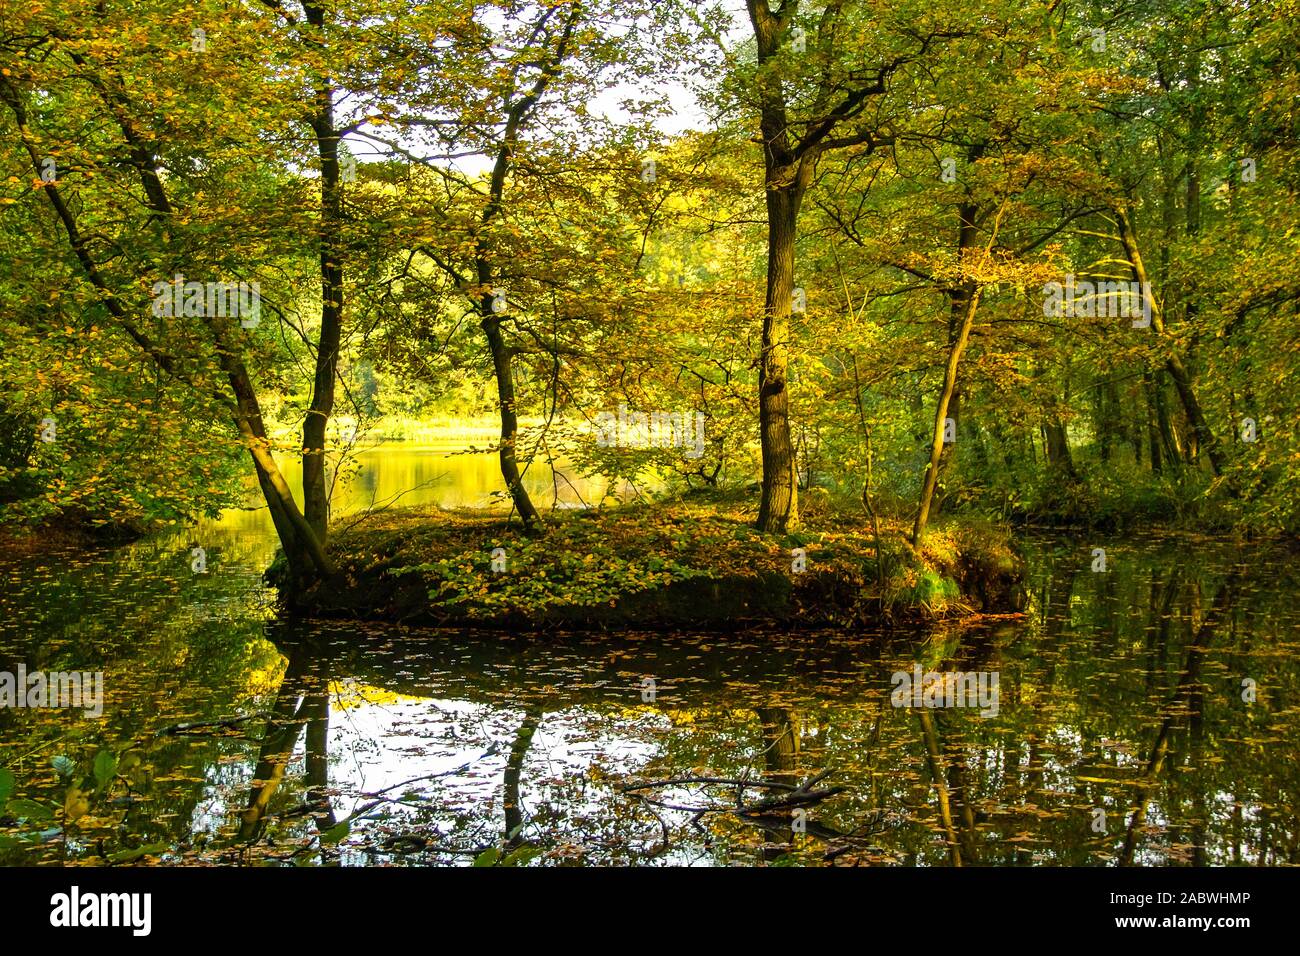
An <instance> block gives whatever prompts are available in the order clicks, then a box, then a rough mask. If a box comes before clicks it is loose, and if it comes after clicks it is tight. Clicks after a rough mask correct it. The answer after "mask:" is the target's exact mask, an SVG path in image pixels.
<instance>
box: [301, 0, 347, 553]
mask: <svg viewBox="0 0 1300 956" xmlns="http://www.w3.org/2000/svg"><path fill="white" fill-rule="evenodd" d="M303 10H304V11H305V13H306V16H307V22H308V23H310V24H311V25H312V26H313V27H314V28H315V29H316V30H318V31H323V30H324V23H325V14H324V11H323V9H322V8H320V7H317V6H314V5H310V4H304V5H303ZM316 42H319V43H320V44H321V45H323V44H324V37H323V35H322V36H321V37H320V38H319V40H317V41H316ZM311 128H312V132H313V133H314V134H315V137H316V153H317V156H318V158H319V160H320V239H319V241H320V277H321V312H320V336H319V338H318V340H317V343H316V372H315V376H314V378H313V381H312V392H311V404H310V405H309V406H308V408H307V417H306V418H305V419H303V423H302V498H303V515H304V516H305V517H306V519H307V523H308V524H309V525H311V529H312V532H313V533H314V534H315V535H316V538H317V539H318V540H319V541H320V543H321V544H322V545H324V544H325V540H326V536H327V535H328V533H329V507H330V502H329V487H328V484H327V482H326V475H325V471H326V468H325V465H326V458H325V431H326V428H327V426H328V425H329V420H330V416H331V415H333V413H334V386H335V379H336V377H337V374H338V362H339V343H340V340H341V337H342V325H343V238H342V236H341V234H340V232H341V230H342V228H343V194H342V192H341V187H340V183H339V132H338V130H337V129H336V128H335V126H334V90H333V88H332V87H331V86H330V84H329V83H328V82H325V81H321V82H320V83H319V84H318V85H317V88H316V111H315V113H314V114H313V116H312V119H311Z"/></svg>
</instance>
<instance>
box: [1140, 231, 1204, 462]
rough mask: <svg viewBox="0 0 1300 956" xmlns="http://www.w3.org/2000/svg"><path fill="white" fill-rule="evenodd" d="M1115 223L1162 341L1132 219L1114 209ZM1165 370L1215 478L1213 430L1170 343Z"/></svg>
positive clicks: (1161, 324) (1161, 325)
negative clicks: (1207, 457)
mask: <svg viewBox="0 0 1300 956" xmlns="http://www.w3.org/2000/svg"><path fill="white" fill-rule="evenodd" d="M1116 220H1117V222H1118V224H1119V229H1120V241H1121V242H1122V244H1123V246H1124V254H1125V255H1126V256H1128V260H1129V264H1130V266H1131V268H1132V270H1133V277H1134V278H1135V279H1136V280H1137V281H1138V282H1139V283H1141V285H1142V288H1143V290H1145V298H1146V305H1147V308H1149V309H1150V310H1151V326H1152V328H1153V329H1154V330H1155V332H1156V334H1157V335H1159V336H1160V337H1161V338H1164V337H1165V322H1164V318H1163V316H1162V315H1161V314H1160V308H1159V305H1158V304H1157V303H1156V297H1155V295H1154V293H1153V292H1152V291H1151V284H1150V279H1149V277H1148V275H1147V270H1146V266H1145V265H1143V263H1142V254H1141V252H1140V251H1139V250H1138V245H1137V236H1136V234H1135V233H1134V231H1133V223H1132V220H1131V219H1130V218H1129V214H1128V212H1127V211H1126V210H1123V209H1117V210H1116ZM1165 369H1166V371H1168V372H1169V377H1170V378H1171V379H1172V380H1173V383H1174V390H1175V391H1176V392H1177V393H1178V399H1179V401H1180V402H1181V403H1182V406H1183V412H1184V413H1185V414H1186V415H1187V422H1188V424H1189V425H1190V426H1191V427H1192V430H1193V431H1195V432H1196V437H1197V442H1198V444H1199V446H1200V448H1202V449H1204V451H1205V452H1206V454H1207V455H1208V456H1209V458H1210V464H1211V466H1212V467H1213V468H1214V473H1215V474H1216V475H1220V474H1222V473H1223V469H1224V467H1225V465H1226V464H1227V462H1226V461H1225V459H1224V457H1223V451H1222V449H1221V448H1220V447H1219V441H1218V439H1217V437H1216V436H1215V434H1214V432H1213V430H1211V428H1210V426H1209V424H1208V423H1207V422H1206V420H1205V413H1204V411H1203V410H1202V409H1201V404H1200V402H1199V401H1198V400H1197V397H1196V391H1195V388H1194V387H1193V385H1192V377H1191V374H1190V373H1189V372H1188V371H1187V367H1186V366H1185V365H1184V364H1183V360H1182V357H1181V356H1180V355H1179V354H1178V352H1177V350H1176V348H1175V346H1174V345H1173V344H1170V345H1169V346H1168V348H1167V350H1166V357H1165Z"/></svg>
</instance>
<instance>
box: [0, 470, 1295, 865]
mask: <svg viewBox="0 0 1300 956" xmlns="http://www.w3.org/2000/svg"><path fill="white" fill-rule="evenodd" d="M548 480H549V479H548ZM373 484H374V482H373V481H372V485H373ZM373 493H374V492H373V488H372V489H371V490H370V491H367V492H366V494H367V496H370V495H372V494H373ZM200 542H201V544H202V546H203V547H204V548H205V551H206V560H207V570H206V572H205V573H202V574H197V573H193V572H192V571H191V567H190V565H191V552H190V548H191V546H192V545H196V544H199V543H200ZM271 547H272V542H271V540H270V538H269V536H268V535H267V533H266V529H265V527H264V526H263V525H262V524H261V523H260V522H259V520H258V519H257V518H256V517H255V516H254V517H252V518H250V517H249V515H248V514H247V513H246V514H243V515H238V516H232V517H231V518H230V519H228V520H226V521H224V522H221V523H216V524H211V525H205V526H202V527H201V528H199V529H197V530H196V531H195V532H194V533H193V534H192V535H186V536H169V537H166V538H163V539H155V540H150V541H146V542H143V543H140V544H138V545H135V546H132V547H128V548H125V549H120V550H116V551H102V552H90V553H87V552H84V551H82V552H75V553H61V554H56V555H44V556H42V557H40V558H36V559H29V560H22V561H14V560H13V559H5V558H0V671H8V672H14V671H16V669H17V667H18V665H19V664H22V665H25V666H26V668H27V669H28V670H29V671H33V670H43V671H47V672H48V671H72V670H78V671H103V673H104V684H105V694H104V713H103V716H102V717H101V718H98V719H96V718H93V717H87V716H85V715H84V714H82V713H81V712H80V711H72V710H60V709H44V710H32V709H26V708H24V709H11V708H5V709H0V768H2V769H3V770H7V771H9V772H11V773H12V774H13V785H12V788H13V793H12V795H11V799H10V803H9V808H8V810H4V811H0V863H5V864H19V863H29V864H59V863H80V864H91V865H94V864H100V863H103V862H105V861H106V860H108V859H113V860H119V861H129V860H130V859H131V858H132V855H133V852H132V851H136V850H139V849H140V848H147V849H148V850H149V852H150V854H151V855H150V857H149V858H150V859H152V860H153V861H154V862H160V863H163V864H195V863H199V864H202V863H234V862H244V863H265V864H277V865H308V866H310V865H337V864H344V865H359V864H370V863H383V864H398V865H402V864H405V865H428V864H440V865H445V864H468V863H470V862H472V861H474V860H475V859H476V858H478V859H479V860H480V862H487V861H489V860H491V859H493V857H494V856H496V857H497V858H504V857H507V856H509V857H510V859H511V861H512V862H526V863H528V864H529V865H534V866H536V865H548V864H549V865H557V864H605V863H615V864H647V865H664V864H739V863H762V862H767V863H774V864H785V863H797V864H826V863H837V864H849V863H856V864H878V865H888V864H901V865H950V864H953V863H956V862H960V863H962V864H963V865H972V864H1004V865H1005V864H1013V865H1033V864H1072V865H1114V864H1116V863H1121V862H1131V863H1135V864H1210V865H1226V864H1248V865H1257V864H1265V865H1272V864H1284V863H1300V825H1298V823H1297V812H1298V811H1300V768H1298V766H1297V743H1298V742H1300V706H1298V704H1300V656H1298V654H1297V652H1298V651H1300V611H1297V607H1296V605H1297V597H1300V573H1298V569H1300V560H1297V557H1296V555H1295V554H1293V553H1290V552H1288V551H1287V550H1285V549H1284V548H1280V547H1274V546H1260V545H1251V546H1243V545H1240V544H1237V543H1234V542H1231V541H1226V540H1214V539H1208V538H1199V537H1194V536H1186V535H1176V536H1160V535H1136V534H1127V533H1126V534H1122V535H1110V536H1097V535H1093V536H1091V537H1089V538H1087V539H1082V538H1078V539H1076V538H1070V537H1065V536H1043V535H1037V536H1031V537H1029V538H1028V539H1027V540H1026V541H1025V549H1026V553H1027V556H1028V561H1029V568H1030V579H1031V580H1030V593H1031V601H1030V606H1029V610H1028V613H1027V614H1026V615H1025V616H1024V617H1023V618H1019V619H1011V620H1006V619H1003V620H995V621H984V622H982V623H976V624H967V625H965V626H946V627H942V628H937V629H933V630H925V631H916V630H892V631H881V632H880V633H857V634H851V635H844V634H839V635H829V634H815V633H813V634H781V633H750V634H744V635H739V636H726V637H723V636H718V635H704V634H681V635H677V636H675V637H672V638H668V637H665V636H662V635H637V634H625V635H619V636H617V637H604V638H602V637H589V638H582V637H569V638H563V639H559V640H553V641H551V642H548V643H545V644H538V643H535V642H529V641H525V640H520V639H512V638H509V637H499V638H498V637H488V638H484V637H483V636H472V635H461V634H457V633H450V632H433V631H420V630H414V629H409V628H402V627H396V626H382V625H372V624H368V625H355V624H348V623H329V624H313V625H298V624H295V625H289V624H285V623H283V622H281V621H278V620H277V618H276V615H275V607H274V594H273V593H271V592H268V591H267V590H266V589H264V588H263V587H262V585H261V582H260V577H259V575H260V572H261V570H262V569H263V568H264V567H265V563H266V561H267V558H268V555H269V553H270V549H271ZM1095 547H1104V548H1106V551H1107V571H1106V572H1105V573H1095V572H1094V571H1093V570H1092V563H1093V557H1092V549H1093V548H1095ZM917 664H919V665H920V666H921V667H922V669H923V670H935V671H962V672H977V673H978V672H982V673H984V674H985V675H986V676H987V675H989V674H991V673H994V672H996V674H997V675H998V694H997V698H996V711H997V712H996V714H985V715H982V714H981V712H980V710H979V709H978V708H976V707H959V706H953V707H945V708H934V709H927V708H920V709H917V708H912V707H907V706H894V704H893V703H892V702H891V690H892V686H893V685H892V680H893V675H894V674H895V673H896V672H899V671H906V672H908V673H911V672H912V670H913V667H914V665H917ZM186 725H199V726H186ZM105 752H107V753H108V754H109V755H110V756H109V757H104V756H102V755H103V754H104V753H105ZM97 755H101V756H100V761H101V763H100V766H99V769H100V771H101V778H100V779H99V780H98V781H96V778H95V776H94V768H95V762H96V757H97ZM59 758H61V759H59ZM60 770H61V771H62V772H60ZM809 780H811V781H812V782H811V783H808V782H807V781H809ZM69 787H76V788H77V791H78V792H76V793H73V794H71V795H69ZM493 848H495V853H494V852H492V851H493Z"/></svg>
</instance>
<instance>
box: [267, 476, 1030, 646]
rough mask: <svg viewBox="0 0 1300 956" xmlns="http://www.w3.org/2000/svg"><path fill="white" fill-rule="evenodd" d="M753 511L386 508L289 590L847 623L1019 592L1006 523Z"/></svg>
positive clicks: (605, 615) (396, 605)
mask: <svg viewBox="0 0 1300 956" xmlns="http://www.w3.org/2000/svg"><path fill="white" fill-rule="evenodd" d="M752 522H753V512H752V507H750V506H749V505H747V504H739V503H734V504H729V503H727V502H725V501H706V502H695V501H689V500H683V501H676V502H656V503H654V504H653V505H631V506H622V507H618V508H611V509H590V510H572V511H557V512H552V513H550V514H548V515H546V519H545V529H544V531H543V532H541V533H540V534H537V535H531V536H530V535H525V534H524V533H523V532H522V529H521V528H520V526H519V523H518V522H517V521H515V522H514V523H513V524H511V523H508V522H507V520H506V516H505V515H504V514H501V513H491V512H486V513H485V512H483V511H470V510H461V511H449V510H442V509H438V508H408V509H393V510H388V511H385V512H382V513H379V514H374V515H370V516H368V517H367V518H366V519H365V520H364V521H363V522H361V523H359V524H357V525H356V526H354V527H351V528H348V527H346V526H345V527H344V528H342V529H341V530H339V531H336V532H335V533H334V535H333V536H332V537H331V539H330V552H331V554H332V556H333V557H334V558H335V560H336V562H337V563H338V565H339V568H340V575H339V577H338V578H337V579H334V580H332V581H330V582H328V583H327V584H323V585H319V586H317V587H315V588H313V589H311V590H309V591H307V592H306V593H303V594H299V595H295V596H294V598H293V601H292V603H293V605H294V607H295V608H296V609H297V610H298V611H300V612H302V613H306V614H308V615H312V616H322V617H359V618H369V619H383V620H400V621H406V622H409V623H420V624H443V625H457V626H480V627H488V628H500V629H508V630H548V629H553V628H597V629H600V628H607V627H633V628H643V629H668V628H681V627H703V628H709V629H724V630H726V629H732V628H736V627H740V626H745V625H748V624H753V623H760V622H761V623H773V624H782V625H799V626H808V627H848V626H854V625H862V624H872V623H879V622H881V621H882V620H888V619H918V618H939V617H951V616H957V615H964V614H971V613H975V612H980V611H984V612H995V611H996V612H1003V611H1015V610H1019V609H1020V607H1021V606H1022V605H1023V588H1022V583H1021V582H1022V577H1023V565H1022V562H1021V560H1020V559H1019V557H1018V556H1017V555H1016V552H1015V551H1014V549H1013V547H1012V545H1011V539H1010V536H1009V533H1008V532H1007V531H1006V529H1003V528H999V527H996V526H992V525H988V524H984V523H971V522H961V523H950V524H947V525H942V526H939V527H937V528H934V529H933V530H931V531H930V532H929V534H928V535H927V536H926V537H925V539H924V540H923V542H922V545H921V547H920V548H914V547H913V546H912V545H911V544H910V543H909V542H908V541H907V540H906V537H905V534H904V532H905V530H906V529H905V527H904V525H903V524H902V523H900V522H897V521H891V520H882V522H881V528H880V532H881V539H882V540H881V545H880V547H879V549H878V548H877V546H876V542H875V536H874V534H873V533H872V530H871V527H870V523H869V522H868V521H866V519H865V518H864V517H862V516H860V515H851V514H844V513H837V512H825V513H822V514H819V515H816V516H815V517H810V518H808V519H806V522H805V524H804V525H803V526H802V527H801V528H800V529H799V530H797V531H795V532H792V533H789V534H775V535H767V534H760V533H759V532H758V531H756V530H754V528H753V524H752ZM268 577H269V579H270V580H272V582H273V583H274V582H275V581H276V579H277V575H276V569H274V568H273V569H272V571H271V572H269V574H268Z"/></svg>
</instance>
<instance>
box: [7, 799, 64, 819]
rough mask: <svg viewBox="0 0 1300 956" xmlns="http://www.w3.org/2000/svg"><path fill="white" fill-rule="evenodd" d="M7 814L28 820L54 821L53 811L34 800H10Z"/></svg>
mask: <svg viewBox="0 0 1300 956" xmlns="http://www.w3.org/2000/svg"><path fill="white" fill-rule="evenodd" d="M9 812H10V813H12V814H13V815H14V816H16V817H26V818H27V819H28V820H53V819H54V811H53V810H51V809H50V808H49V807H47V806H46V805H45V804H43V803H37V802H36V801H35V800H10V801H9Z"/></svg>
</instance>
